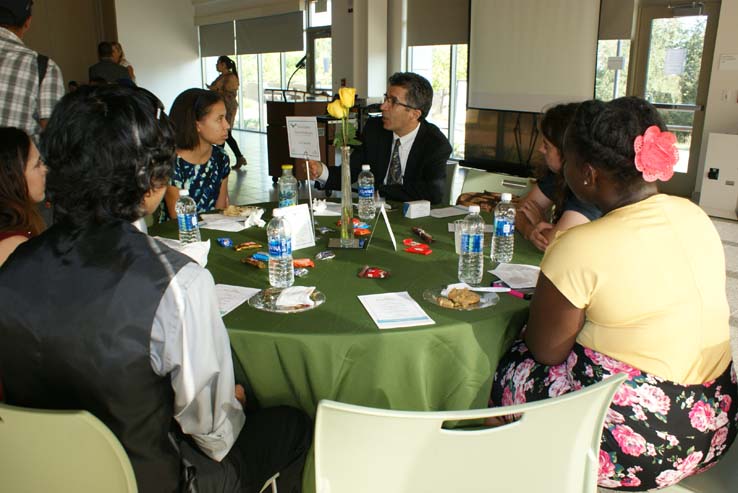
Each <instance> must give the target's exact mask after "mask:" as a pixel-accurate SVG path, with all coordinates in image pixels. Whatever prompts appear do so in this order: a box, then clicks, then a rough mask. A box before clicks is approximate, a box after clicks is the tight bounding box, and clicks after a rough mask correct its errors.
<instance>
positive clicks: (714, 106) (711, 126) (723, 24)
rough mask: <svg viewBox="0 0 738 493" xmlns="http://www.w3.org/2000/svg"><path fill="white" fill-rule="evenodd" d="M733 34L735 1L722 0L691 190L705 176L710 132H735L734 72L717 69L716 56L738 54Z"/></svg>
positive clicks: (737, 83) (737, 96) (736, 29)
mask: <svg viewBox="0 0 738 493" xmlns="http://www.w3.org/2000/svg"><path fill="white" fill-rule="evenodd" d="M736 33H738V1H736V0H723V2H722V5H721V7H720V20H719V23H718V30H717V37H716V39H715V55H714V57H713V61H712V72H711V73H710V89H709V91H708V93H707V105H706V107H705V126H704V130H703V131H702V145H701V147H700V160H699V167H698V169H697V180H696V183H695V193H699V191H700V189H701V187H702V180H703V179H704V178H705V153H706V152H707V140H708V137H709V135H710V132H717V133H726V134H736V133H738V102H737V100H738V71H726V70H720V55H727V54H732V55H738V34H736ZM724 93H726V94H727V101H724V100H723V94H724Z"/></svg>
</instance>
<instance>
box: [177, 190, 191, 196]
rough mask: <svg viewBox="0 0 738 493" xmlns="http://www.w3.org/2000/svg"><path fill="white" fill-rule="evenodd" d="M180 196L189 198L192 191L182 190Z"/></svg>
mask: <svg viewBox="0 0 738 493" xmlns="http://www.w3.org/2000/svg"><path fill="white" fill-rule="evenodd" d="M179 196H180V197H189V196H190V191H189V190H187V189H186V188H183V189H182V190H180V191H179Z"/></svg>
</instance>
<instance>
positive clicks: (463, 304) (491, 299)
mask: <svg viewBox="0 0 738 493" xmlns="http://www.w3.org/2000/svg"><path fill="white" fill-rule="evenodd" d="M423 299H424V300H426V301H430V302H431V303H433V304H435V305H438V306H440V307H443V308H449V309H451V310H464V311H468V310H478V309H480V308H487V307H488V306H493V305H496V304H497V302H498V301H500V297H499V296H497V294H496V293H483V292H480V293H478V292H476V291H472V290H471V289H469V288H452V289H447V288H446V286H442V287H440V288H435V289H426V290H425V291H423Z"/></svg>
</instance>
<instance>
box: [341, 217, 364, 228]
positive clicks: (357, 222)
mask: <svg viewBox="0 0 738 493" xmlns="http://www.w3.org/2000/svg"><path fill="white" fill-rule="evenodd" d="M351 222H352V223H354V226H356V225H357V224H359V223H360V222H361V221H359V218H358V217H355V218H353V219H352V220H351ZM336 225H337V226H340V225H341V220H340V219H339V220H338V221H337V222H336Z"/></svg>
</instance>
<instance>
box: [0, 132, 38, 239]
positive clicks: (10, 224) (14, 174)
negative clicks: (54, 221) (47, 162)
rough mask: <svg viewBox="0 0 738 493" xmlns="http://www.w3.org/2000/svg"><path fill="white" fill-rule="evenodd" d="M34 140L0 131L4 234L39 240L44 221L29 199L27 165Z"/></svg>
mask: <svg viewBox="0 0 738 493" xmlns="http://www.w3.org/2000/svg"><path fill="white" fill-rule="evenodd" d="M30 152H31V138H30V137H29V136H28V135H27V134H26V133H25V132H24V131H23V130H20V129H18V128H14V127H2V128H0V231H23V232H26V231H28V232H30V233H31V235H32V236H36V235H37V234H39V233H41V231H43V229H44V221H43V219H42V218H41V215H40V214H39V213H38V209H37V208H36V204H34V203H33V200H32V199H31V197H30V196H29V195H28V183H27V182H26V174H25V172H26V163H27V162H28V156H29V154H30Z"/></svg>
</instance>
